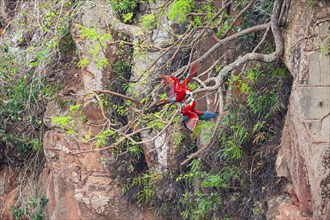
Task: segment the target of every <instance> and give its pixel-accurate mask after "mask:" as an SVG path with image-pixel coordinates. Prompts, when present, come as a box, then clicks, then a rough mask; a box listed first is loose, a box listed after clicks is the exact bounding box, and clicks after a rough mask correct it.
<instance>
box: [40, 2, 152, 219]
mask: <svg viewBox="0 0 330 220" xmlns="http://www.w3.org/2000/svg"><path fill="white" fill-rule="evenodd" d="M110 13H111V10H110V7H109V5H108V4H106V3H105V2H103V1H98V2H95V1H94V2H93V3H91V2H89V3H86V4H83V5H82V7H81V13H79V15H77V16H76V17H75V19H74V21H73V24H72V28H71V33H72V37H73V40H74V42H75V44H76V46H77V49H78V53H79V58H80V59H81V60H82V59H85V58H86V59H87V60H88V61H89V62H88V64H87V66H85V67H84V68H82V69H81V70H78V69H76V70H75V71H71V72H72V73H71V74H72V75H73V80H72V82H73V83H69V85H68V86H66V88H65V91H71V92H74V93H76V94H90V93H92V92H93V91H94V90H101V89H104V88H105V82H106V81H108V80H112V78H111V75H109V72H110V71H109V69H106V68H100V67H97V65H96V62H97V60H102V59H104V58H105V57H106V58H107V59H108V61H109V62H113V61H114V59H115V50H116V48H104V50H106V51H107V53H104V50H99V51H98V53H97V54H91V52H90V50H91V48H93V47H95V45H97V44H99V43H100V42H98V41H97V40H96V39H94V38H82V37H81V27H84V28H92V29H93V31H96V32H98V33H99V34H100V35H101V36H103V35H104V34H105V33H108V32H107V31H108V29H107V28H108V23H107V22H108V21H107V20H106V19H108V18H109V17H111V16H113V15H111V14H110ZM104 44H106V45H107V44H108V42H104ZM67 74H70V71H68V72H67ZM74 78H76V80H74ZM64 93H66V92H64ZM68 94H69V95H67V96H64V97H62V98H63V99H65V100H66V101H67V102H69V103H73V105H75V104H81V106H82V109H83V111H82V112H81V113H82V115H84V116H85V117H86V120H87V123H83V122H82V121H81V117H80V116H82V115H80V116H79V114H80V113H78V115H76V116H75V128H74V130H75V131H76V132H77V134H79V135H77V136H72V135H69V134H68V133H67V132H65V131H63V129H56V128H55V129H52V130H50V131H48V132H46V134H45V136H44V153H45V157H46V160H47V167H46V168H45V172H44V175H45V176H44V180H45V183H44V185H45V186H46V187H45V192H46V196H47V198H48V199H49V203H48V206H47V210H46V219H148V216H149V215H148V213H147V212H142V211H141V209H139V208H138V207H137V206H136V205H133V204H131V203H130V202H129V201H127V200H126V199H125V198H123V196H122V194H121V189H120V188H119V187H118V186H117V184H118V183H117V182H116V181H115V179H113V178H112V177H111V173H110V171H109V169H108V165H107V164H106V163H104V161H103V162H102V158H103V159H104V160H107V159H106V158H110V157H111V155H110V154H109V152H108V151H107V150H104V151H94V152H86V153H82V154H71V153H72V152H73V151H86V150H90V149H92V148H93V147H92V146H91V145H90V144H87V143H85V142H84V141H83V140H82V138H83V137H85V136H87V135H92V136H95V135H97V134H98V133H99V132H100V131H102V129H103V128H104V127H103V126H102V125H105V124H106V123H107V120H106V119H105V118H104V115H103V114H102V112H101V110H100V108H97V107H96V106H97V105H95V102H96V100H95V99H94V98H92V96H85V95H77V96H70V93H69V92H68ZM68 114H69V111H68V110H64V111H63V109H62V108H61V107H60V106H58V105H57V104H56V102H50V103H49V104H48V107H47V110H46V113H45V124H46V125H47V126H49V127H54V126H55V127H56V125H54V124H53V123H52V121H51V120H49V118H50V117H51V116H53V115H57V116H63V115H68Z"/></svg>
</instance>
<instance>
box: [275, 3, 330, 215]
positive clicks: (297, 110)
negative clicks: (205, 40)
mask: <svg viewBox="0 0 330 220" xmlns="http://www.w3.org/2000/svg"><path fill="white" fill-rule="evenodd" d="M290 7H291V8H290V12H289V17H288V20H287V26H286V27H285V29H284V39H285V42H284V43H285V48H286V49H285V56H284V61H285V64H286V66H287V67H288V69H289V71H290V72H291V74H292V75H293V77H294V82H293V86H292V91H291V98H290V104H289V109H288V113H287V116H286V120H285V127H284V130H283V135H282V141H281V149H280V151H279V154H278V158H277V163H276V169H277V174H278V176H284V177H286V178H288V179H289V180H290V181H291V182H292V184H293V189H294V192H295V194H296V195H297V199H298V203H297V204H285V205H283V206H282V207H280V210H281V213H282V218H283V219H284V218H285V219H292V216H291V217H290V214H289V215H288V214H283V213H292V214H294V213H295V214H294V215H296V216H297V213H296V212H297V211H300V212H301V214H302V216H304V217H307V218H312V219H330V200H329V198H330V195H329V192H330V188H329V187H330V135H329V134H330V112H329V109H330V57H329V55H330V52H329V48H330V37H329V36H330V21H329V14H330V2H328V1H313V2H310V1H302V0H292V1H291V6H290Z"/></svg>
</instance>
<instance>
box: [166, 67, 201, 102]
mask: <svg viewBox="0 0 330 220" xmlns="http://www.w3.org/2000/svg"><path fill="white" fill-rule="evenodd" d="M199 68H200V67H199V64H198V63H194V64H193V65H192V66H191V68H190V70H189V72H188V74H187V76H186V78H185V79H184V80H183V82H182V83H181V84H180V80H179V79H178V78H176V77H175V76H167V75H161V77H162V79H163V81H164V83H165V85H166V87H167V88H169V89H170V90H169V92H168V94H167V95H168V97H169V98H170V99H169V100H163V101H161V105H163V104H167V103H173V102H182V101H183V100H184V99H185V97H186V95H191V94H192V90H191V89H189V88H187V85H188V83H189V82H190V81H191V79H192V78H193V77H194V76H195V75H196V73H197V72H198V70H199Z"/></svg>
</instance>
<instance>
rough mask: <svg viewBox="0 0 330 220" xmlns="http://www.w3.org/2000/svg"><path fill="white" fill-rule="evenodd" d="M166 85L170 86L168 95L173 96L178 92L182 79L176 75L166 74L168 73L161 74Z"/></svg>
mask: <svg viewBox="0 0 330 220" xmlns="http://www.w3.org/2000/svg"><path fill="white" fill-rule="evenodd" d="M160 76H161V77H162V79H163V81H164V83H165V85H166V87H167V88H169V91H168V97H169V98H171V97H173V95H174V94H175V93H177V91H178V88H179V86H180V81H179V79H178V78H176V77H174V76H166V75H160Z"/></svg>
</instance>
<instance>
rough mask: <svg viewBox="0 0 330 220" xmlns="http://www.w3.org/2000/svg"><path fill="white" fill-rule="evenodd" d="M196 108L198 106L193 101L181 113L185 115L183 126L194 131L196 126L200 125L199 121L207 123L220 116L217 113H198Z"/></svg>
mask: <svg viewBox="0 0 330 220" xmlns="http://www.w3.org/2000/svg"><path fill="white" fill-rule="evenodd" d="M195 106H196V101H195V100H194V99H192V100H191V102H190V103H189V104H188V105H187V106H186V107H185V108H183V110H182V111H181V114H182V115H183V118H182V123H183V125H184V126H185V127H186V128H188V129H190V130H192V131H193V130H194V129H195V127H196V125H197V124H198V120H205V121H207V120H209V119H211V118H214V117H216V116H217V115H218V113H215V112H209V111H204V112H203V111H198V110H196V109H195Z"/></svg>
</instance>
